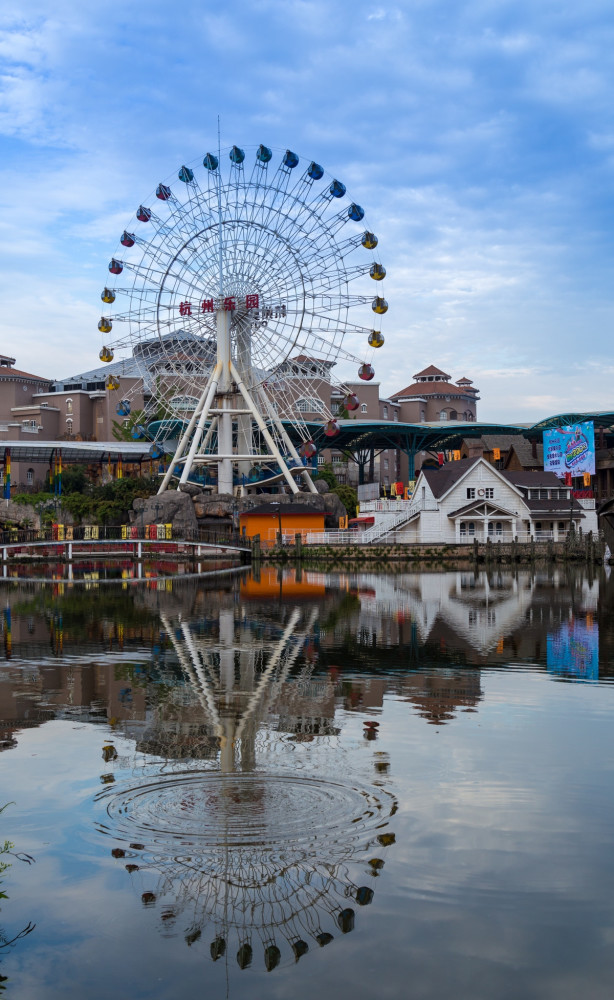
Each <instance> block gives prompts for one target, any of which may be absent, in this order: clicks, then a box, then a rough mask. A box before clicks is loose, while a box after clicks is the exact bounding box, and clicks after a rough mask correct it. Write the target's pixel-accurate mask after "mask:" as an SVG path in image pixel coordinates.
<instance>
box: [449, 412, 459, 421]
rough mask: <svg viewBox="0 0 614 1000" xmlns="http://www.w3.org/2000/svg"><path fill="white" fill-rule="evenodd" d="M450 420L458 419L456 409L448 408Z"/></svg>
mask: <svg viewBox="0 0 614 1000" xmlns="http://www.w3.org/2000/svg"><path fill="white" fill-rule="evenodd" d="M450 420H458V413H457V412H456V410H450Z"/></svg>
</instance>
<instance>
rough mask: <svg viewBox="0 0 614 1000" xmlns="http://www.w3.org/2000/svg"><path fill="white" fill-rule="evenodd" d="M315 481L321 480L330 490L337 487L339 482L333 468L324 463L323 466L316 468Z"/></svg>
mask: <svg viewBox="0 0 614 1000" xmlns="http://www.w3.org/2000/svg"><path fill="white" fill-rule="evenodd" d="M316 479H323V480H324V481H325V482H327V483H328V486H329V489H331V490H334V489H335V487H336V486H338V485H339V481H338V479H337V477H336V475H335V473H334V472H333V467H332V465H331V464H330V462H326V463H325V464H324V465H319V466H318V474H317V476H316Z"/></svg>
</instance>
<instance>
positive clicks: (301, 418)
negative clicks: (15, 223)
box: [98, 145, 388, 493]
mask: <svg viewBox="0 0 614 1000" xmlns="http://www.w3.org/2000/svg"><path fill="white" fill-rule="evenodd" d="M226 154H227V155H226ZM202 162H203V168H204V169H202V168H201V170H198V167H197V165H193V166H182V167H181V169H180V170H179V172H178V175H177V177H176V179H175V180H174V181H173V182H172V187H171V182H168V183H160V184H159V185H158V187H157V188H156V191H155V196H152V199H151V201H150V203H149V205H145V204H142V205H140V206H139V207H138V209H137V212H136V219H135V221H134V224H132V225H130V226H129V227H128V229H126V230H125V231H124V233H123V234H122V236H121V239H120V245H119V248H118V249H117V251H116V252H115V254H114V255H113V257H112V259H111V261H110V263H109V279H108V281H107V285H106V286H105V288H104V290H103V292H102V295H101V298H102V301H103V303H105V305H106V306H113V311H108V312H106V314H105V315H104V316H102V317H101V319H100V322H99V324H98V328H99V330H100V332H101V334H102V335H103V337H104V341H105V342H104V344H103V345H102V347H101V351H100V358H101V360H102V361H104V362H106V363H108V365H109V377H108V379H107V383H106V384H107V388H108V390H109V391H111V392H113V393H116V394H117V399H118V403H117V413H118V415H120V416H123V417H128V416H129V414H130V413H131V412H133V411H136V410H138V412H139V415H140V417H141V420H140V422H139V423H138V424H137V425H136V426H135V428H134V435H135V436H137V435H139V434H143V433H148V435H149V436H151V437H152V438H153V439H154V448H157V447H158V445H157V444H156V443H155V442H156V441H159V440H160V439H163V438H165V437H166V438H175V439H177V441H176V446H175V453H174V457H173V459H172V461H171V463H170V466H169V468H168V471H167V474H166V475H165V477H164V479H163V481H162V485H161V487H160V492H162V491H163V490H164V489H166V488H168V487H169V485H170V484H171V481H172V480H173V478H174V479H176V480H179V485H181V483H185V482H187V481H188V480H189V479H193V478H196V479H197V480H198V479H199V476H200V480H201V481H202V476H203V473H204V474H205V475H208V476H209V477H210V481H212V482H214V483H215V485H216V486H217V491H218V492H220V493H230V492H233V489H234V487H235V486H236V485H237V483H239V484H242V485H243V486H246V487H247V488H248V489H249V487H250V486H252V485H253V486H256V487H257V486H258V485H260V484H262V483H263V482H279V483H282V484H283V483H284V481H285V483H286V484H287V486H289V488H290V490H291V492H297V491H298V489H299V487H298V485H297V483H296V479H297V478H298V479H301V478H302V479H303V480H304V483H305V485H306V486H307V488H308V489H309V490H311V491H313V490H314V489H315V487H314V486H313V483H312V482H311V479H310V476H309V471H308V468H307V467H306V463H307V462H308V461H309V460H310V459H312V458H313V456H314V455H315V452H316V448H315V445H314V444H313V442H312V441H311V434H310V432H309V429H308V426H307V423H308V422H309V421H313V420H316V421H320V422H321V423H323V424H324V426H325V434H326V436H327V437H330V438H334V437H335V436H336V435H337V434H338V433H339V423H338V420H337V418H336V417H337V413H338V412H340V413H342V414H343V413H344V412H345V411H352V410H355V409H357V408H358V406H359V405H360V401H359V397H358V395H357V394H356V393H355V392H352V391H350V389H349V388H348V387H347V385H346V384H345V383H344V381H343V380H342V379H340V378H339V377H338V376H337V375H336V373H335V372H334V371H333V369H334V368H336V367H337V366H339V367H342V368H343V370H344V372H349V371H352V370H353V371H354V372H355V373H356V377H358V378H359V379H362V380H364V381H370V380H371V379H372V378H373V377H374V374H375V371H374V368H373V365H372V359H373V352H374V351H375V350H377V349H378V348H380V347H381V346H382V345H383V343H384V338H383V335H382V333H381V327H380V324H381V317H382V316H383V315H384V314H385V313H386V311H387V309H388V304H387V302H386V300H385V297H384V295H383V293H382V291H381V290H382V287H383V285H382V281H383V279H384V277H385V274H386V270H385V268H384V266H383V265H382V264H381V263H380V262H379V259H377V257H376V255H375V253H374V251H375V249H376V247H377V245H378V240H377V236H376V235H375V234H374V233H373V232H371V231H370V230H369V229H368V228H367V227H366V226H365V223H364V214H365V213H364V210H363V208H362V207H361V206H360V205H358V204H357V203H356V202H354V201H352V200H351V199H350V198H349V197H348V195H347V193H346V187H345V185H344V184H343V183H342V182H341V181H340V180H338V179H336V178H332V177H329V176H326V175H325V172H324V169H323V167H322V166H320V165H319V164H318V163H316V162H314V161H305V162H303V161H301V160H300V159H299V156H298V155H297V154H296V153H294V152H292V151H291V150H286V151H285V152H284V153H283V154H281V156H280V157H279V158H278V161H277V163H275V162H274V157H273V151H272V150H271V149H270V148H268V147H267V146H264V145H260V146H258V147H257V149H255V150H253V151H251V152H250V154H249V155H247V154H246V152H245V151H244V150H243V149H240V148H239V147H238V146H232V148H230V150H227V151H225V155H224V156H222V155H221V153H220V151H219V149H218V152H217V154H213V153H207V154H206V155H205V157H204V159H203V161H202ZM197 173H198V174H199V175H200V176H197ZM154 206H155V207H154ZM115 279H119V280H118V283H117V284H115ZM371 281H374V282H376V283H377V284H376V285H375V286H374V285H373V284H371ZM375 327H377V328H375ZM110 334H112V336H111V337H109V335H110ZM126 356H128V357H129V359H130V364H131V366H132V367H131V368H128V369H126V365H125V359H126ZM120 359H123V361H122V364H123V368H120V367H119V366H118V362H119V361H120ZM126 370H129V371H130V372H131V373H132V374H133V375H137V376H138V378H133V379H132V380H129V379H128V380H126V379H124V378H123V377H122V374H121V371H124V372H125V371H126ZM346 378H347V376H346ZM348 380H349V381H351V376H350V379H348ZM331 387H332V394H331ZM139 393H141V394H142V397H139ZM137 397H138V398H137ZM288 421H291V422H292V426H291V428H290V427H289V426H288V423H287V422H288ZM284 422H286V423H284ZM290 429H291V430H292V431H294V432H296V435H297V436H298V438H299V439H300V441H301V442H302V444H300V445H299V448H298V450H297V447H296V446H295V443H294V441H293V439H292V438H291V436H290V433H289V430H290ZM294 440H296V437H294ZM159 450H161V449H159Z"/></svg>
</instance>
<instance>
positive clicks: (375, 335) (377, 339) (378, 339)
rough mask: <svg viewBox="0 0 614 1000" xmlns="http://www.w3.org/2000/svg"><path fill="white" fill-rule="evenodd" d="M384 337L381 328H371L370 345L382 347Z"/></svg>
mask: <svg viewBox="0 0 614 1000" xmlns="http://www.w3.org/2000/svg"><path fill="white" fill-rule="evenodd" d="M383 343H384V337H383V335H382V334H381V333H380V332H379V330H371V333H370V334H369V347H382V345H383Z"/></svg>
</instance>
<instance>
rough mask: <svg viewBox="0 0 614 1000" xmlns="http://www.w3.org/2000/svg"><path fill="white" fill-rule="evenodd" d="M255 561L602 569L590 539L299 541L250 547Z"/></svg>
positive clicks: (597, 542) (596, 541) (598, 548)
mask: <svg viewBox="0 0 614 1000" xmlns="http://www.w3.org/2000/svg"><path fill="white" fill-rule="evenodd" d="M253 557H254V560H255V561H258V560H262V561H263V562H270V563H276V564H277V563H289V562H292V563H300V564H301V565H302V566H310V565H314V566H315V565H317V566H330V567H331V568H332V567H342V566H343V567H347V566H349V565H351V566H352V567H356V566H369V567H371V568H373V567H376V566H377V567H380V568H384V567H386V566H389V565H390V564H395V563H405V564H407V563H435V564H439V565H452V564H453V565H455V566H460V565H467V566H469V565H471V566H475V564H476V563H478V564H480V563H484V564H486V565H496V564H500V565H507V566H514V565H519V564H530V563H535V562H540V563H552V562H556V563H565V562H581V563H591V564H594V565H600V564H602V563H603V562H604V561H605V559H606V557H605V543H604V541H603V539H601V538H599V537H597V538H594V537H593V535H592V533H590V532H589V534H587V535H576V536H574V537H572V538H570V539H569V540H568V541H564V542H552V541H546V542H529V543H526V544H524V543H520V542H509V543H504V542H497V543H494V544H492V543H491V542H478V541H477V540H476V541H474V543H473V545H447V544H442V545H434V544H430V545H428V544H420V543H416V542H413V543H408V544H405V545H402V544H398V543H397V544H391V545H385V544H382V545H304V544H303V543H302V542H301V539H300V536H299V537H298V538H297V540H296V543H295V544H294V545H286V546H283V547H279V546H276V547H273V548H266V549H264V548H263V549H262V550H261V549H260V546H259V545H258V543H257V542H256V544H255V545H254V547H253Z"/></svg>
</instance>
